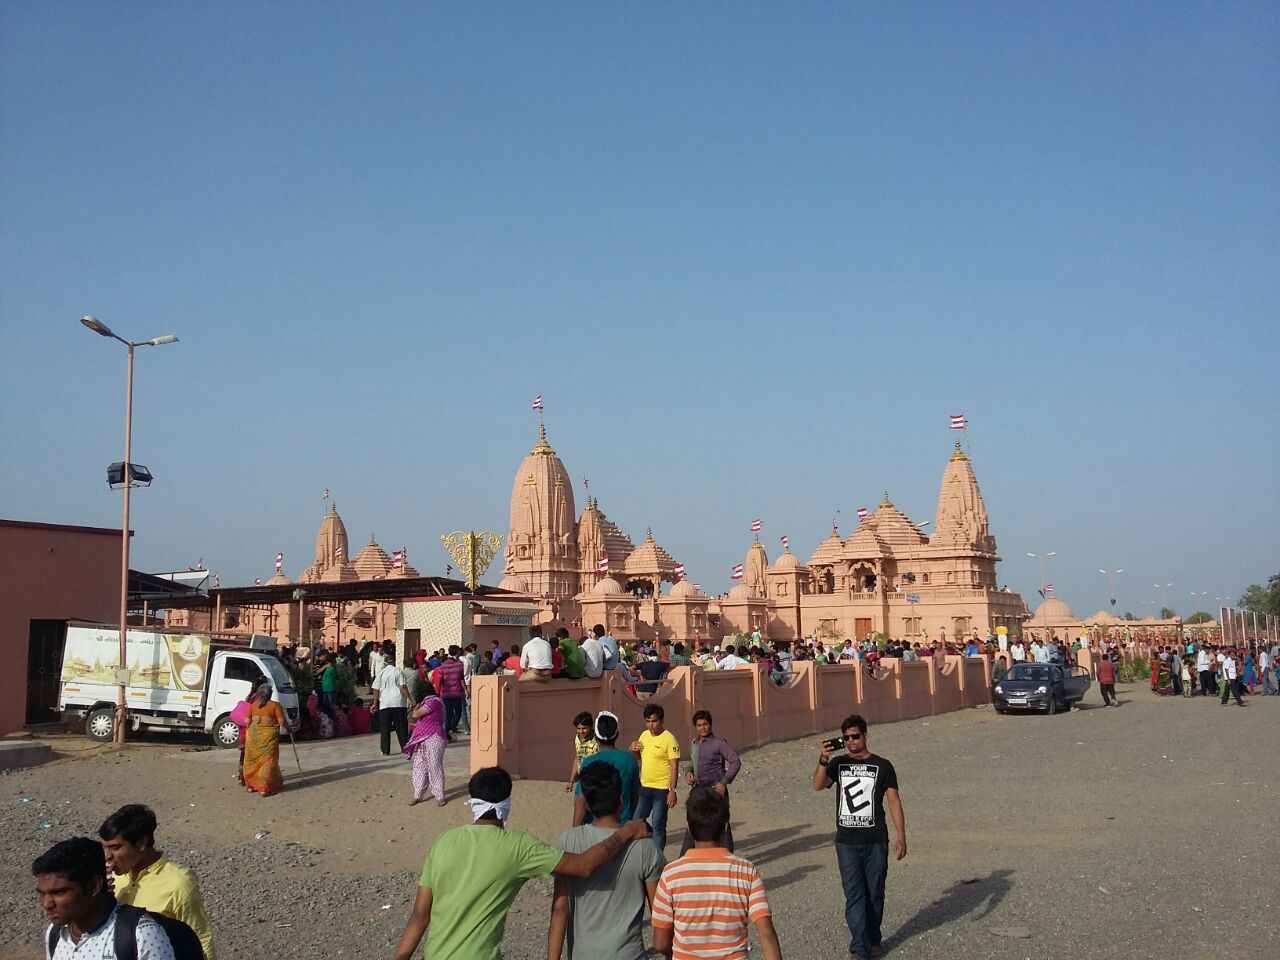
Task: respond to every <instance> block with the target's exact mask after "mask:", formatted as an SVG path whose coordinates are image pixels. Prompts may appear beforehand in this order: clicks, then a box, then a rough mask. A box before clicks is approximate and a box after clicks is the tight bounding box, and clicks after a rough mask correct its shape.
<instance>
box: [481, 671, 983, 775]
mask: <svg viewBox="0 0 1280 960" xmlns="http://www.w3.org/2000/svg"><path fill="white" fill-rule="evenodd" d="M880 664H881V668H880V670H879V671H878V672H877V674H876V676H875V677H870V676H868V675H867V673H866V671H865V670H864V669H863V668H862V664H861V663H860V662H859V663H856V664H854V663H837V664H816V663H813V662H811V661H801V662H799V663H796V664H795V672H794V674H793V675H792V678H791V680H790V681H788V682H787V683H785V684H783V685H782V686H778V685H777V684H775V683H774V682H773V681H772V680H770V679H769V675H768V672H767V670H766V668H765V667H764V665H762V664H753V665H752V666H751V667H749V668H748V667H739V668H738V669H736V670H702V669H700V668H699V667H676V668H675V669H673V670H672V671H671V673H670V675H669V676H668V678H667V679H666V680H665V681H663V683H662V685H661V686H660V687H659V688H658V690H657V692H656V693H655V694H654V695H653V696H651V697H649V698H648V699H645V700H640V699H638V698H636V697H635V696H633V695H632V694H631V693H630V692H629V691H628V690H627V688H626V685H625V684H624V683H623V682H622V680H621V678H620V677H619V676H618V675H617V674H616V673H613V672H607V673H605V674H604V675H603V676H602V677H601V678H600V679H599V680H548V681H545V682H538V681H524V682H521V681H518V680H516V678H515V677H514V676H512V675H504V674H497V675H490V676H475V677H473V678H472V681H471V683H472V686H471V771H472V772H473V773H474V772H475V771H476V770H479V769H481V768H482V767H492V766H500V767H503V768H504V769H506V770H507V772H508V773H510V774H511V775H512V776H513V777H523V778H525V779H527V780H563V781H566V782H567V781H568V779H569V769H570V765H571V764H572V762H573V751H572V750H571V749H570V747H571V744H572V740H573V736H574V733H573V718H574V717H575V716H576V715H577V714H578V713H580V712H582V711H584V710H585V711H587V712H589V713H591V714H596V713H599V712H600V711H601V710H609V711H611V712H612V713H615V714H617V715H618V720H619V721H620V722H621V724H622V734H621V736H620V737H619V738H618V745H619V746H620V747H621V748H622V749H626V747H627V745H628V744H630V743H631V742H632V741H633V740H634V739H635V738H636V737H638V736H639V735H640V732H641V731H642V730H644V708H645V706H646V705H647V704H650V703H657V704H661V705H662V708H663V710H664V712H665V721H666V727H667V729H668V730H670V731H671V732H672V734H673V735H674V736H675V738H676V739H677V740H678V741H679V743H680V750H681V755H682V756H686V757H687V756H688V755H689V735H690V733H691V728H692V725H693V724H692V718H693V714H694V712H695V711H697V710H709V711H711V715H712V717H714V718H715V729H716V733H718V734H719V735H720V736H722V737H724V738H725V739H726V740H728V741H729V742H730V743H732V744H733V745H734V746H735V747H738V748H744V747H755V746H760V745H762V744H766V743H773V742H775V741H780V740H794V739H797V738H799V737H806V736H812V735H815V734H819V733H823V732H825V731H828V730H835V729H837V728H838V727H839V725H840V721H841V720H843V719H844V718H845V717H847V716H848V715H849V714H851V713H860V714H862V715H863V716H864V717H866V718H867V721H868V722H869V723H872V724H875V723H890V722H892V721H894V720H908V719H911V718H914V717H928V716H932V715H934V714H939V713H948V712H950V711H952V710H959V709H961V708H962V707H976V706H978V705H980V704H984V703H990V702H991V661H990V660H988V659H987V658H986V657H962V656H942V657H931V658H925V659H923V660H919V661H913V662H910V663H904V662H902V661H900V660H893V659H884V660H881V661H880Z"/></svg>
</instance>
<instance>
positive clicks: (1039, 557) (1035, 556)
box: [1027, 550, 1058, 600]
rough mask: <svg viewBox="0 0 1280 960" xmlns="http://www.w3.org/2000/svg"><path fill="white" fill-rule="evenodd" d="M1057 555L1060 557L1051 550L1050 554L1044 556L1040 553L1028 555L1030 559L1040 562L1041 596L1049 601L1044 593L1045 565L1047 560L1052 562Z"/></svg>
mask: <svg viewBox="0 0 1280 960" xmlns="http://www.w3.org/2000/svg"><path fill="white" fill-rule="evenodd" d="M1057 555H1058V554H1057V552H1056V551H1054V550H1050V551H1049V552H1048V553H1046V554H1044V555H1043V556H1042V555H1041V554H1038V553H1028V554H1027V556H1028V557H1031V558H1032V559H1034V560H1039V561H1040V596H1041V597H1043V598H1044V599H1045V600H1048V599H1049V598H1048V597H1047V596H1046V595H1045V592H1044V563H1045V561H1046V560H1051V559H1052V558H1054V557H1056V556H1057Z"/></svg>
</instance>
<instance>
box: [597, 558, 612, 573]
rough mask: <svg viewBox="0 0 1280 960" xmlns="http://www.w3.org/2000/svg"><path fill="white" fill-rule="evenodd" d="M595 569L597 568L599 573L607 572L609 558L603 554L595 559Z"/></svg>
mask: <svg viewBox="0 0 1280 960" xmlns="http://www.w3.org/2000/svg"><path fill="white" fill-rule="evenodd" d="M596 569H597V570H599V571H600V572H601V573H608V572H609V558H608V557H607V556H604V557H601V558H600V559H599V560H597V561H596Z"/></svg>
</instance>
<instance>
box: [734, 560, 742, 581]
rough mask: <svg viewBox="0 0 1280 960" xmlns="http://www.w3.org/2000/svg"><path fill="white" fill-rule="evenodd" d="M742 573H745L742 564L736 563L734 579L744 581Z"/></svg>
mask: <svg viewBox="0 0 1280 960" xmlns="http://www.w3.org/2000/svg"><path fill="white" fill-rule="evenodd" d="M742 572H743V568H742V564H740V563H735V564H734V565H733V579H735V580H741V579H742Z"/></svg>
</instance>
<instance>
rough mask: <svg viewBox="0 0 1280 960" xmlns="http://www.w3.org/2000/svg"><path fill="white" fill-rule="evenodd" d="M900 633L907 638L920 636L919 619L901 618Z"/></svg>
mask: <svg viewBox="0 0 1280 960" xmlns="http://www.w3.org/2000/svg"><path fill="white" fill-rule="evenodd" d="M902 632H903V633H905V634H906V635H907V636H908V637H918V636H920V618H919V617H903V619H902Z"/></svg>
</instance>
